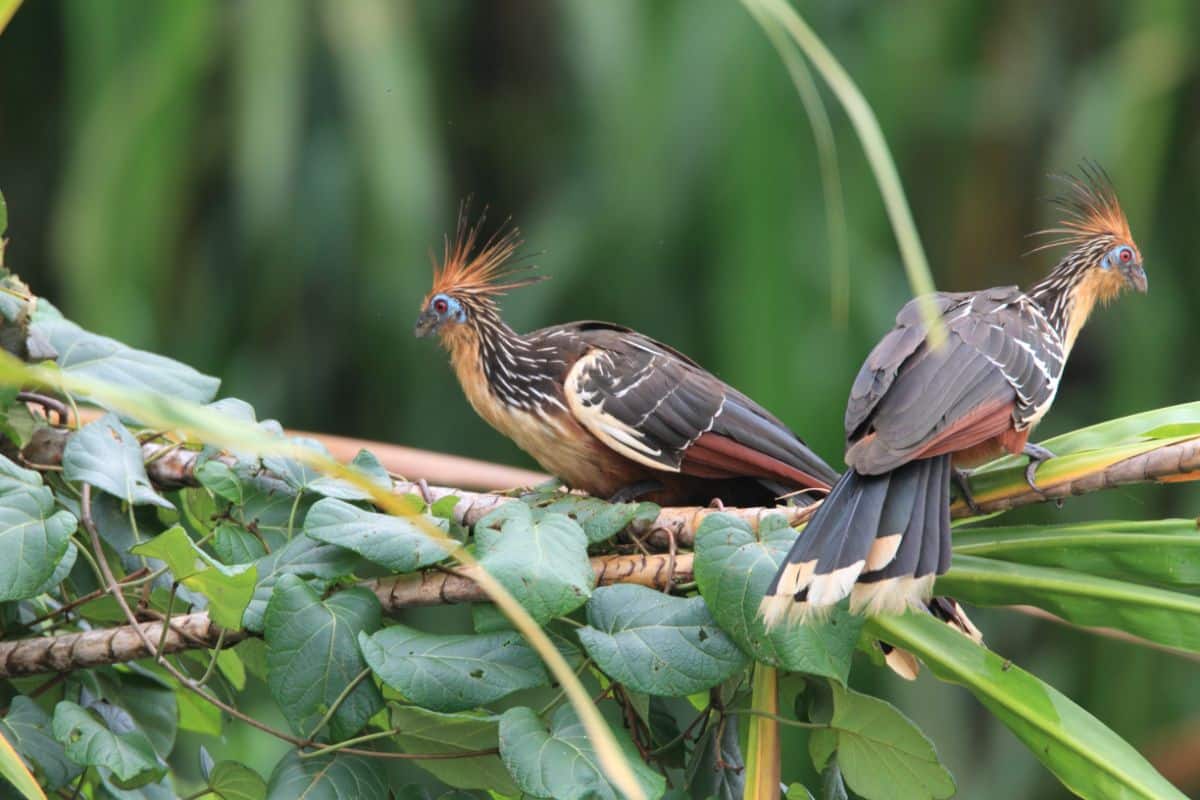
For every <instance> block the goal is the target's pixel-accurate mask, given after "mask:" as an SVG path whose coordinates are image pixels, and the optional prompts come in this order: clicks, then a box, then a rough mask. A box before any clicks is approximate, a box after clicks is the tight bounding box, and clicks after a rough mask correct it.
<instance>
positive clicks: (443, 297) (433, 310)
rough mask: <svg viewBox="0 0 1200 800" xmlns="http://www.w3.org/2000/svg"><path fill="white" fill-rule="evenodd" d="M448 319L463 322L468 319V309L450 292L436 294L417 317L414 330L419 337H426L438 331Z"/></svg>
mask: <svg viewBox="0 0 1200 800" xmlns="http://www.w3.org/2000/svg"><path fill="white" fill-rule="evenodd" d="M448 320H453V321H454V322H458V323H463V322H466V321H467V310H466V309H465V308H463V306H462V303H460V302H459V301H458V300H455V299H454V298H453V297H451V296H450V295H448V294H435V295H434V296H433V297H431V298H429V305H428V306H426V307H425V310H424V311H422V312H421V314H420V316H418V317H417V326H416V329H415V330H414V331H413V333H414V335H416V336H417V338H424V337H426V336H428V335H429V334H431V333H436V332H437V330H438V328H440V327H441V326H442V324H443V323H445V322H447V321H448Z"/></svg>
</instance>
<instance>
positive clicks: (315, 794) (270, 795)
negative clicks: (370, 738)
mask: <svg viewBox="0 0 1200 800" xmlns="http://www.w3.org/2000/svg"><path fill="white" fill-rule="evenodd" d="M387 796H388V784H387V773H386V772H385V771H384V769H383V762H381V761H379V760H378V759H374V758H366V757H364V756H355V755H346V754H344V753H332V754H330V755H325V756H316V757H314V758H300V755H299V754H298V753H297V752H296V751H295V750H293V751H291V752H290V753H288V754H287V755H285V756H284V757H283V758H281V759H280V760H279V763H278V764H276V765H275V771H274V772H272V773H271V780H270V781H269V782H268V784H267V800H296V798H304V800H351V798H360V797H361V798H364V800H365V799H366V798H374V797H379V798H385V797H387Z"/></svg>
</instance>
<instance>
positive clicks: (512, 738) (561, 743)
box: [500, 705, 666, 800]
mask: <svg viewBox="0 0 1200 800" xmlns="http://www.w3.org/2000/svg"><path fill="white" fill-rule="evenodd" d="M613 733H614V734H616V737H617V741H618V742H619V743H620V744H621V745H622V747H623V748H624V749H625V751H626V753H627V756H628V762H629V765H630V767H631V768H632V769H633V772H634V776H635V777H636V778H637V782H638V784H639V785H640V786H641V787H642V791H643V792H644V793H645V795H646V796H647V797H660V796H662V793H663V791H664V790H665V789H666V780H665V779H664V778H663V776H662V775H660V774H658V773H657V772H656V771H654V769H652V768H651V767H650V766H648V765H647V764H646V763H645V762H644V761H642V760H641V758H639V757H638V755H637V751H636V750H634V749H633V743H632V742H630V741H629V737H628V734H626V733H625V732H624V731H623V730H614V731H613ZM500 757H501V758H503V759H504V765H505V766H506V767H507V768H508V771H509V773H510V774H511V775H512V776H513V779H514V780H516V782H517V785H519V786H520V787H521V791H523V792H525V793H526V794H528V795H531V796H533V797H538V798H553V799H554V800H585V798H586V799H587V800H620V798H621V793H620V792H618V791H617V789H616V787H614V786H613V785H612V784H610V783H609V782H608V780H607V779H606V778H605V776H604V770H603V769H602V768H601V767H600V760H599V757H598V756H597V755H596V750H595V748H594V747H593V745H592V741H591V739H589V738H588V735H587V732H586V731H585V730H584V727H583V724H582V723H581V722H580V721H579V718H578V717H577V716H575V711H574V709H572V708H571V707H570V706H569V705H562V706H559V707H558V709H557V710H556V711H555V712H554V716H553V717H552V718H551V720H550V730H549V731H547V730H546V726H545V725H543V724H542V721H541V720H540V719H538V716H537V714H535V713H534V712H533V709H530V708H525V707H523V706H521V707H517V708H510V709H509V710H508V711H506V712H504V715H503V716H502V717H501V718H500Z"/></svg>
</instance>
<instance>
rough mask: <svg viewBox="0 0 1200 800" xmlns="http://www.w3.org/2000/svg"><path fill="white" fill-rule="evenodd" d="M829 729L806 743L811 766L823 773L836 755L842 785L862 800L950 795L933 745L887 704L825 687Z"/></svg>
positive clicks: (950, 784)
mask: <svg viewBox="0 0 1200 800" xmlns="http://www.w3.org/2000/svg"><path fill="white" fill-rule="evenodd" d="M830 686H831V687H832V689H833V714H832V717H831V719H830V720H829V723H828V724H829V727H828V728H825V729H824V730H819V731H815V732H814V733H813V735H812V737H811V738H810V740H809V742H810V750H811V751H812V753H813V761H814V766H815V767H816V768H817V769H818V770H823V769H824V768H825V766H826V763H827V762H828V760H829V757H830V755H832V754H833V752H834V751H835V750H836V752H837V763H838V766H839V767H840V769H841V772H842V776H843V777H844V778H845V780H846V783H847V784H849V786H850V788H851V789H853V790H854V792H855V793H856V794H858V795H861V796H862V797H863V798H864V799H865V800H888V799H889V798H892V797H903V798H906V799H907V798H912V800H941V799H942V798H948V797H951V796H953V795H954V788H955V787H954V778H952V777H951V776H950V773H949V772H947V771H946V768H945V767H943V766H942V763H941V761H939V760H938V755H937V751H936V750H934V747H933V743H932V742H930V741H929V739H927V738H926V737H925V734H923V733H921V730H920V728H918V727H917V726H916V725H914V724H913V723H912V721H911V720H909V719H908V717H906V716H904V715H903V714H901V713H900V711H899V710H898V709H897V708H896V707H895V706H893V705H892V704H891V703H887V702H885V701H883V700H879V699H878V698H875V697H871V696H869V695H865V694H860V693H858V692H856V691H854V690H852V689H846V688H843V687H842V686H841V685H839V684H838V683H837V682H830Z"/></svg>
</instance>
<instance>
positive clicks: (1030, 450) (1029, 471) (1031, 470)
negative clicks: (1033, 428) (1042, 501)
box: [1021, 443, 1054, 497]
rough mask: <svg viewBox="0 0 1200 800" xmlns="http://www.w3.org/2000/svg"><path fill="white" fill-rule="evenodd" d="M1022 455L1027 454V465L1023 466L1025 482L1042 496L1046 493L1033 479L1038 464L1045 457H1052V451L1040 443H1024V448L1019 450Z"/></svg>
mask: <svg viewBox="0 0 1200 800" xmlns="http://www.w3.org/2000/svg"><path fill="white" fill-rule="evenodd" d="M1021 454H1022V455H1026V456H1029V465H1028V466H1026V467H1025V482H1026V483H1028V484H1029V488H1030V489H1033V490H1034V491H1035V492H1037V493H1038V494H1040V495H1042V496H1043V497H1045V496H1046V493H1045V492H1043V491H1042V490H1041V488H1040V487H1039V486H1038V485H1037V481H1036V480H1034V478H1035V477H1036V473H1037V468H1038V465H1039V464H1041V463H1042V462H1043V461H1046V460H1047V459H1051V458H1054V453H1052V452H1050V451H1049V450H1047V449H1046V448H1044V447H1042V446H1041V445H1040V444H1028V443H1027V444H1026V445H1025V449H1024V450H1022V451H1021Z"/></svg>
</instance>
